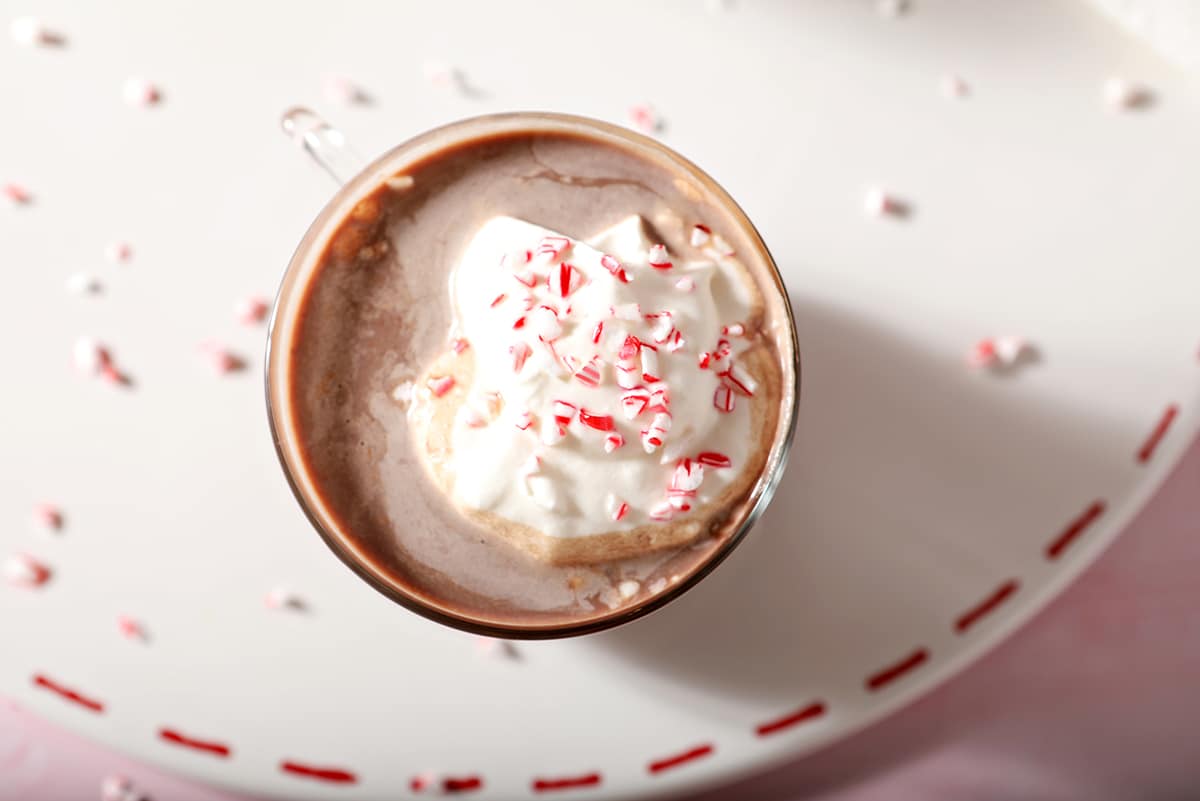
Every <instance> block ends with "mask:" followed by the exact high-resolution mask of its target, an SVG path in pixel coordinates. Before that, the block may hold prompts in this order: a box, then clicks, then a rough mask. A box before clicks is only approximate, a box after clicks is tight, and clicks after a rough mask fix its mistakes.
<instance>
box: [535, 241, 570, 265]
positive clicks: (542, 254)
mask: <svg viewBox="0 0 1200 801" xmlns="http://www.w3.org/2000/svg"><path fill="white" fill-rule="evenodd" d="M570 249H571V240H570V239H567V238H566V237H565V236H547V237H543V238H542V240H541V241H540V242H538V243H537V247H535V248H534V249H533V257H534V259H536V260H538V261H539V262H542V263H549V264H553V263H554V262H556V261H558V260H559V259H561V258H563V256H565V255H566V253H567V251H568V250H570Z"/></svg>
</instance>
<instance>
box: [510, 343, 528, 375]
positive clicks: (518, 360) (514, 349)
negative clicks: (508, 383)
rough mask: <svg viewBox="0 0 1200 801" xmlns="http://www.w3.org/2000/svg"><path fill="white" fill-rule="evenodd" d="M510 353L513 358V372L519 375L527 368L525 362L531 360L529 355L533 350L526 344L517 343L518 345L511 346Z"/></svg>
mask: <svg viewBox="0 0 1200 801" xmlns="http://www.w3.org/2000/svg"><path fill="white" fill-rule="evenodd" d="M508 352H509V355H511V356H512V366H513V372H514V373H519V372H521V369H522V368H523V367H524V366H525V362H526V361H528V360H529V355H530V354H531V353H533V349H532V348H530V347H529V345H528V344H527V343H525V342H517V343H516V344H513V345H509V347H508Z"/></svg>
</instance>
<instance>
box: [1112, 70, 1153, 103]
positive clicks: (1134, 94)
mask: <svg viewBox="0 0 1200 801" xmlns="http://www.w3.org/2000/svg"><path fill="white" fill-rule="evenodd" d="M1152 97H1153V95H1152V94H1151V92H1150V90H1149V89H1148V88H1146V87H1145V86H1142V85H1140V84H1136V83H1133V82H1131V81H1127V80H1125V79H1123V78H1109V79H1108V80H1107V81H1105V82H1104V103H1105V105H1106V106H1108V108H1109V110H1110V111H1130V110H1133V109H1138V108H1142V107H1144V106H1147V105H1149V103H1150V101H1151V99H1152Z"/></svg>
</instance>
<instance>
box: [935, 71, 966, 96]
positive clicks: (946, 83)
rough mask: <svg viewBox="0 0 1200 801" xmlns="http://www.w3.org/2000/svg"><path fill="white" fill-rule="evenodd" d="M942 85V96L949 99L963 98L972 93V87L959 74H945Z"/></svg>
mask: <svg viewBox="0 0 1200 801" xmlns="http://www.w3.org/2000/svg"><path fill="white" fill-rule="evenodd" d="M940 86H941V89H942V96H943V97H945V98H947V99H949V100H961V99H963V98H964V97H966V96H967V95H969V94H970V93H971V87H969V86H968V85H967V82H966V81H964V80H963V79H962V78H961V77H960V76H958V75H943V76H942V80H941V82H940Z"/></svg>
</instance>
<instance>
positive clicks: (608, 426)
mask: <svg viewBox="0 0 1200 801" xmlns="http://www.w3.org/2000/svg"><path fill="white" fill-rule="evenodd" d="M579 422H581V423H583V424H584V425H585V426H587V427H588V428H594V429H596V430H597V431H613V430H614V429H615V428H616V424H615V423H613V418H612V415H611V414H592V413H591V412H589V411H588V410H587V409H580V410H579Z"/></svg>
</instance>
